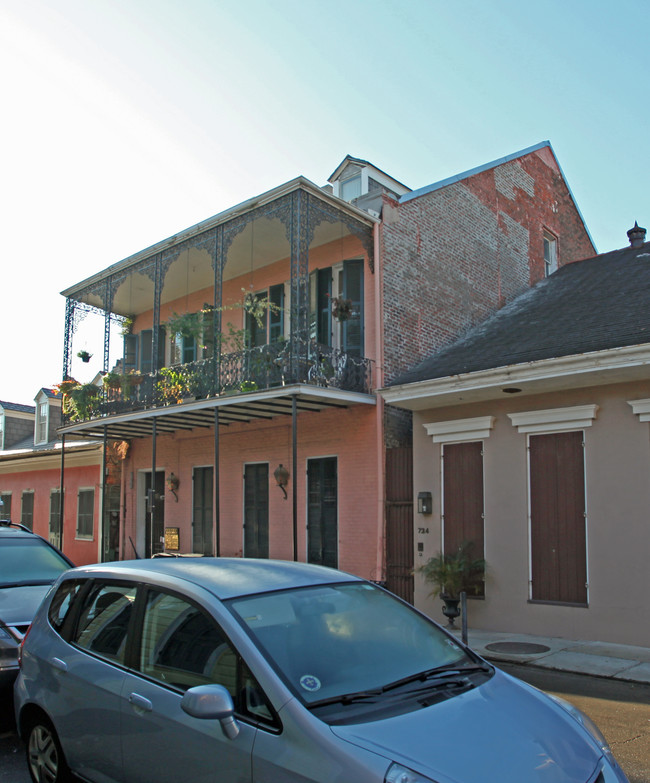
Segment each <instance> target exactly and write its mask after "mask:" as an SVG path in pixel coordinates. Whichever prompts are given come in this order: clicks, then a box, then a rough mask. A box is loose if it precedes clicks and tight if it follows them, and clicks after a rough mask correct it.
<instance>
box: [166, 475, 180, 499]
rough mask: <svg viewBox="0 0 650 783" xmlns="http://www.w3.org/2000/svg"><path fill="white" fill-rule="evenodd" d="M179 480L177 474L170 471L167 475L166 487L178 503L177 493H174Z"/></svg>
mask: <svg viewBox="0 0 650 783" xmlns="http://www.w3.org/2000/svg"><path fill="white" fill-rule="evenodd" d="M180 483H181V482H180V480H179V478H178V476H175V475H174V474H173V473H170V474H169V476H168V477H167V487H168V488H169V491H170V492H171V493H172V495H173V496H174V497H175V498H176V502H177V503H178V495H177V494H176V490H177V489H178V487H179V484H180Z"/></svg>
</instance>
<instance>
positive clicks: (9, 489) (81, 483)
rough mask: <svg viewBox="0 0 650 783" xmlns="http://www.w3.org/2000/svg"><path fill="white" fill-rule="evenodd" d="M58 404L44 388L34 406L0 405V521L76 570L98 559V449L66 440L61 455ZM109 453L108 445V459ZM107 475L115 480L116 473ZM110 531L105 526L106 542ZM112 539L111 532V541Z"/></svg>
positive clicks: (101, 457)
mask: <svg viewBox="0 0 650 783" xmlns="http://www.w3.org/2000/svg"><path fill="white" fill-rule="evenodd" d="M61 401H62V395H61V394H60V393H58V392H57V391H56V390H55V389H48V388H43V389H40V390H39V392H38V394H37V395H36V397H35V400H34V402H35V405H22V404H17V403H12V402H5V401H0V500H1V501H2V505H1V506H0V519H10V520H11V521H13V522H20V523H21V524H23V525H25V526H26V527H28V528H29V529H30V530H34V532H36V533H38V534H39V535H42V536H43V537H44V538H48V539H49V540H50V541H51V542H52V543H53V544H54V545H55V546H59V547H61V546H64V547H65V551H66V553H67V554H68V555H69V557H70V558H71V559H72V561H73V562H75V563H78V564H79V565H81V564H83V563H94V562H97V561H98V560H99V559H101V556H102V550H101V549H100V538H99V531H100V528H101V527H102V526H101V525H100V516H101V511H102V507H101V500H102V492H101V488H102V484H103V482H102V480H101V471H102V465H103V461H104V448H103V443H101V442H100V443H98V442H97V441H96V440H81V439H78V440H72V439H69V440H68V443H67V445H66V448H65V451H64V450H63V448H62V441H61V438H60V437H59V436H58V434H57V430H58V429H59V428H60V426H61ZM113 452H114V447H113V446H112V445H111V447H110V448H108V449H107V450H106V453H107V455H108V457H109V459H110V458H111V455H112V454H113ZM110 464H111V463H109V465H110ZM116 464H118V463H117V462H116ZM109 472H110V474H111V475H112V476H115V475H116V468H112V469H111V470H110V471H109ZM109 481H110V479H109ZM107 483H108V482H107ZM62 486H65V491H64V493H62V492H61V487H62ZM62 519H65V531H66V534H65V537H63V536H62V533H63V530H64V526H63V525H62V524H61V520H62ZM113 519H114V521H115V520H116V519H117V516H116V515H114V516H113ZM110 529H111V528H110V520H107V524H106V526H105V530H106V535H107V536H108V535H109V531H110ZM116 536H117V529H116V528H115V527H114V528H113V540H114V541H115V540H116Z"/></svg>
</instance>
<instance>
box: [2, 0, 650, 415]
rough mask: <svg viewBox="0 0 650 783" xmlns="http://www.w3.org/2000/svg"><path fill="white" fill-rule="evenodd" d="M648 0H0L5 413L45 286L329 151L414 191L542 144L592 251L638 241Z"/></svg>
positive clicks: (98, 266)
mask: <svg viewBox="0 0 650 783" xmlns="http://www.w3.org/2000/svg"><path fill="white" fill-rule="evenodd" d="M649 31H650V3H649V2H647V0H612V1H611V2H610V0H568V1H567V0H538V1H537V2H535V3H527V2H522V0H272V1H271V0H0V73H1V74H2V77H1V80H2V90H1V92H0V101H2V113H1V115H0V116H1V118H2V119H1V121H0V221H1V222H0V225H1V227H2V242H1V244H0V247H1V248H2V261H1V266H0V269H1V273H0V281H1V283H0V285H1V288H0V291H1V294H2V295H1V296H0V301H1V302H2V304H1V306H0V335H1V337H0V339H1V343H0V346H1V347H0V400H4V401H9V402H16V403H25V404H33V400H34V397H35V395H36V394H37V392H38V390H39V389H40V388H41V387H44V386H46V387H49V386H51V385H53V384H55V383H58V382H59V381H60V380H61V377H62V365H63V335H64V311H65V299H64V297H62V296H61V295H60V291H62V290H64V289H66V288H67V287H69V286H71V285H73V284H75V283H78V282H80V281H81V280H84V279H85V278H87V277H89V276H90V275H92V274H94V273H96V272H99V271H101V270H102V269H104V268H106V267H107V266H109V265H111V264H113V263H116V262H117V261H120V260H121V259H123V258H125V257H127V256H129V255H131V254H133V253H136V252H138V251H139V250H142V249H143V248H146V247H148V246H150V245H152V244H154V243H155V242H157V241H159V240H162V239H165V238H166V237H169V236H171V235H173V234H174V233H176V232H177V231H179V230H182V229H183V228H186V227H188V226H192V225H194V224H195V223H198V222H200V221H202V220H204V219H206V218H208V217H210V216H212V215H215V214H217V213H219V212H221V211H222V210H224V209H227V208H228V207H231V206H233V205H235V204H238V203H240V202H242V201H244V200H246V199H248V198H251V197H253V196H256V195H258V194H260V193H263V192H264V191H266V190H269V189H271V188H273V187H275V186H277V185H280V184H282V183H284V182H287V181H289V180H291V179H293V178H294V177H297V176H299V175H303V176H305V177H307V178H308V179H310V180H312V181H313V182H315V183H316V184H317V185H323V184H325V182H326V181H327V178H328V177H329V175H330V174H331V173H332V172H333V171H334V169H335V168H336V167H337V166H338V164H339V163H340V162H341V160H342V159H343V158H344V157H345V155H347V154H350V155H353V156H355V157H359V158H363V159H365V160H369V161H371V162H372V163H374V164H375V165H376V166H378V167H379V168H381V169H382V170H383V171H385V172H387V173H388V174H390V175H392V176H393V177H395V178H396V179H398V180H399V181H400V182H403V183H404V184H406V185H408V186H409V187H411V188H413V189H416V188H420V187H424V186H426V185H429V184H432V183H434V182H437V181H438V180H441V179H445V178H446V177H449V176H452V175H453V174H457V173H460V172H463V171H466V170H468V169H471V168H474V167H476V166H480V165H482V164H485V163H488V162H490V161H493V160H496V159H498V158H501V157H503V156H505V155H509V154H511V153H513V152H516V151H518V150H522V149H525V148H527V147H530V146H532V145H534V144H537V143H539V142H541V141H545V140H549V141H550V142H551V144H552V146H553V149H554V151H555V154H556V155H557V158H558V160H559V163H560V165H561V167H562V170H563V172H564V174H565V177H566V179H567V181H568V184H569V187H570V188H571V190H572V192H573V195H574V197H575V200H576V202H577V204H578V206H579V208H580V211H581V213H582V215H583V217H584V219H585V222H586V225H587V227H588V229H589V231H590V233H591V236H592V238H593V240H594V242H595V244H596V247H597V249H598V251H599V252H606V251H608V250H613V249H616V248H619V247H623V246H625V245H626V244H627V237H626V231H627V230H628V229H629V228H630V227H631V226H632V225H633V223H634V221H635V220H637V221H638V222H639V224H640V225H642V226H648V228H650V198H649V195H648V189H647V186H644V185H643V182H645V181H646V180H644V179H643V177H644V176H647V171H648V163H649V158H650V144H649V143H648V142H649V138H648V130H649V120H650V110H649V108H648V106H649V101H648V94H647V93H648V77H649V75H650V47H649V46H648V43H647V36H648V32H649Z"/></svg>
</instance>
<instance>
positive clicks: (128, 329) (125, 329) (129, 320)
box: [120, 315, 134, 337]
mask: <svg viewBox="0 0 650 783" xmlns="http://www.w3.org/2000/svg"><path fill="white" fill-rule="evenodd" d="M133 320H134V318H133V316H132V315H127V316H125V318H124V320H123V321H122V328H121V330H120V331H121V332H122V336H123V337H126V335H127V334H131V333H132V332H133Z"/></svg>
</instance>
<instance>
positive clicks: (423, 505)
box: [418, 492, 433, 514]
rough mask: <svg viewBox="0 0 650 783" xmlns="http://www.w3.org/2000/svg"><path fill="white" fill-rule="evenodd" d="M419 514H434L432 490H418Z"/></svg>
mask: <svg viewBox="0 0 650 783" xmlns="http://www.w3.org/2000/svg"><path fill="white" fill-rule="evenodd" d="M418 514H433V496H432V495H431V493H430V492H418Z"/></svg>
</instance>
